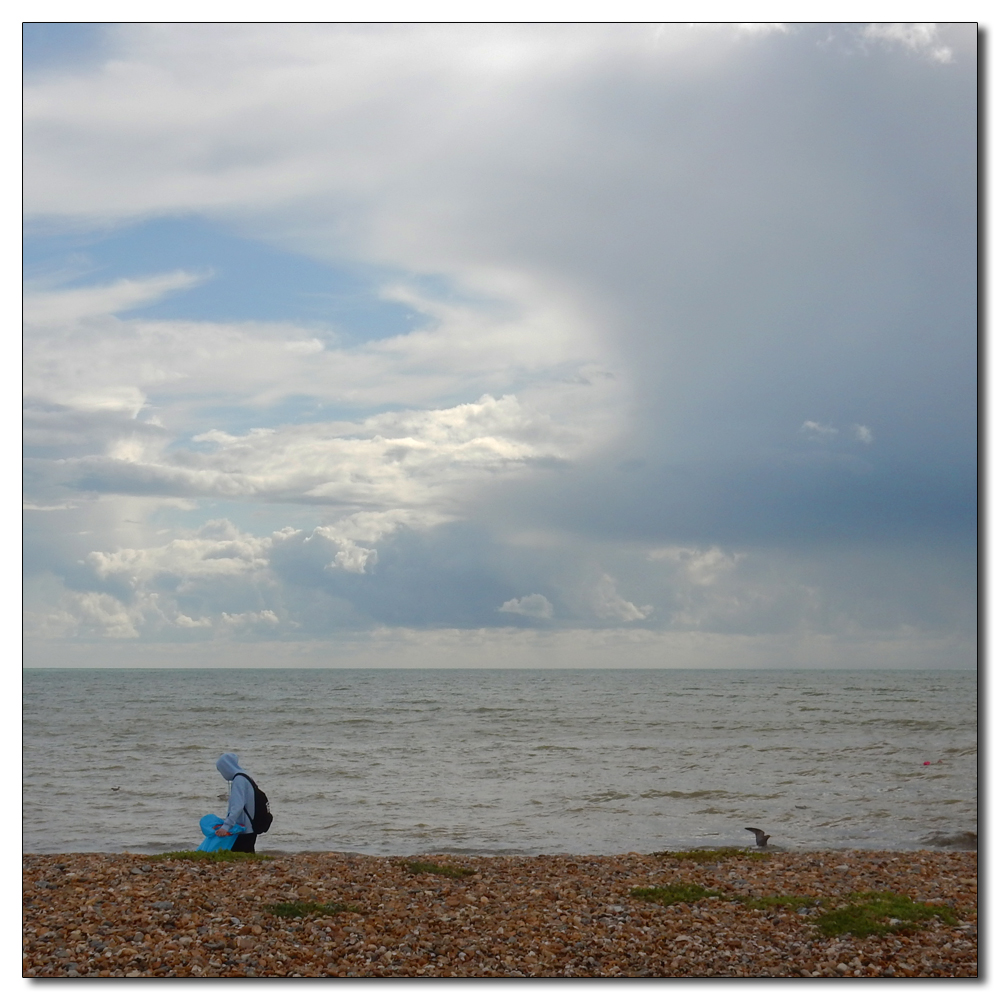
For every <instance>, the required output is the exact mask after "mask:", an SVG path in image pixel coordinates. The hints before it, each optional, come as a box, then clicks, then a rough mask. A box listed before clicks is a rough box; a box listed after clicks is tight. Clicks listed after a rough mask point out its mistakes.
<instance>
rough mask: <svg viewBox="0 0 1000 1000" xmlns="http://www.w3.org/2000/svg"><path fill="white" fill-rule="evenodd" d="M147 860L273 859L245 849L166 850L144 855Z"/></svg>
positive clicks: (253, 860)
mask: <svg viewBox="0 0 1000 1000" xmlns="http://www.w3.org/2000/svg"><path fill="white" fill-rule="evenodd" d="M146 859H147V860H149V861H207V862H209V863H210V864H218V863H219V862H221V861H249V862H250V863H251V864H252V863H254V862H257V861H273V860H274V858H273V857H271V855H269V854H250V853H249V852H247V851H167V852H166V853H165V854H150V855H146Z"/></svg>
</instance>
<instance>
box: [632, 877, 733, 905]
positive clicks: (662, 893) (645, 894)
mask: <svg viewBox="0 0 1000 1000" xmlns="http://www.w3.org/2000/svg"><path fill="white" fill-rule="evenodd" d="M632 895H633V896H635V897H636V899H652V900H653V901H654V902H657V903H662V904H663V905H664V906H673V904H674V903H697V902H698V900H700V899H708V898H710V897H713V896H714V897H718V896H721V895H722V893H721V892H719V891H718V890H716V889H706V888H705V887H704V886H703V885H695V884H694V883H693V882H671V883H670V884H669V885H651V886H649V888H647V889H633V890H632Z"/></svg>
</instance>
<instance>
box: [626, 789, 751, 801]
mask: <svg viewBox="0 0 1000 1000" xmlns="http://www.w3.org/2000/svg"><path fill="white" fill-rule="evenodd" d="M709 796H711V797H712V798H716V799H731V798H732V797H733V796H732V794H731V793H730V792H727V791H726V790H725V789H724V788H706V789H702V790H699V791H697V792H661V791H658V790H657V789H653V790H652V791H649V792H643V793H642V794H641V795H640V796H639V798H640V799H705V798H708V797H709Z"/></svg>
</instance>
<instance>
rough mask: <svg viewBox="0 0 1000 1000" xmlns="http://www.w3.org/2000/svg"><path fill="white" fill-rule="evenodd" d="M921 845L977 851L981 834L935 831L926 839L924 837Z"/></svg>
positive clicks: (969, 831)
mask: <svg viewBox="0 0 1000 1000" xmlns="http://www.w3.org/2000/svg"><path fill="white" fill-rule="evenodd" d="M920 843H921V844H927V845H929V846H930V847H957V848H959V849H961V850H967V851H975V850H978V849H979V834H978V833H973V832H972V831H971V830H966V831H964V832H962V833H944V832H942V831H941V830H935V831H934V832H933V833H929V834H928V835H927V836H926V837H922V838H921V840H920Z"/></svg>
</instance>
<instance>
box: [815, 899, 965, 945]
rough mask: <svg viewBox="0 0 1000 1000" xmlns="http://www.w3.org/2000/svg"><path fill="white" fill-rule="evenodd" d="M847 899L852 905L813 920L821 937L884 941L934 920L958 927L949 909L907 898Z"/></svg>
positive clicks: (823, 914)
mask: <svg viewBox="0 0 1000 1000" xmlns="http://www.w3.org/2000/svg"><path fill="white" fill-rule="evenodd" d="M847 898H848V899H851V900H854V902H851V903H848V904H847V905H846V906H839V907H837V908H836V909H833V910H828V911H827V912H826V913H821V914H820V915H819V916H818V917H815V918H813V923H814V924H815V925H816V928H817V930H818V931H819V933H820V934H822V935H823V936H824V937H839V936H840V935H841V934H850V935H851V936H852V937H856V938H860V937H873V936H877V937H885V935H886V934H898V933H900V932H907V931H912V930H915V929H916V928H917V926H918V925H919V924H925V923H927V922H928V921H930V920H932V919H933V918H935V917H937V918H938V919H939V920H941V921H942V922H943V923H946V924H951V925H954V924H956V923H958V920H957V919H956V917H955V911H954V909H953V908H952V907H950V906H940V905H935V904H933V903H918V902H914V900H912V899H910V897H909V896H901V895H899V894H898V893H895V892H855V893H851V895H850V896H848V897H847Z"/></svg>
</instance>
